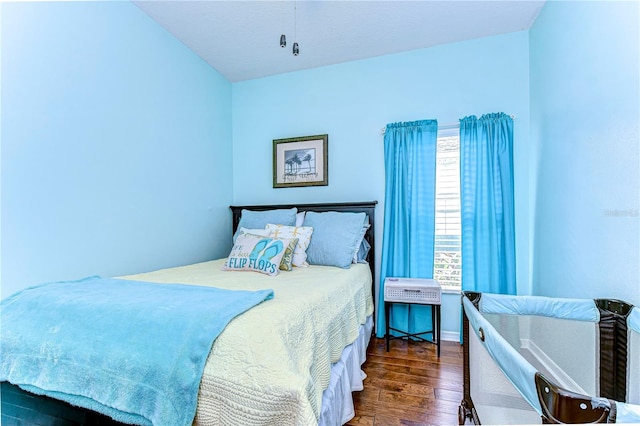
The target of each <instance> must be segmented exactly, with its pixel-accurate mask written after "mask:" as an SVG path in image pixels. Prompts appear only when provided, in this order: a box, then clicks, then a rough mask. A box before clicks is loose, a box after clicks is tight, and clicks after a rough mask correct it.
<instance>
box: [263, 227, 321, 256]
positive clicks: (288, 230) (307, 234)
mask: <svg viewBox="0 0 640 426" xmlns="http://www.w3.org/2000/svg"><path fill="white" fill-rule="evenodd" d="M267 229H268V230H269V232H271V234H270V235H271V236H272V237H276V238H297V239H298V244H297V245H296V249H295V251H294V252H293V266H309V264H308V263H307V247H309V243H310V242H311V235H312V234H313V228H311V227H308V226H285V225H280V224H277V225H276V224H273V223H268V224H267Z"/></svg>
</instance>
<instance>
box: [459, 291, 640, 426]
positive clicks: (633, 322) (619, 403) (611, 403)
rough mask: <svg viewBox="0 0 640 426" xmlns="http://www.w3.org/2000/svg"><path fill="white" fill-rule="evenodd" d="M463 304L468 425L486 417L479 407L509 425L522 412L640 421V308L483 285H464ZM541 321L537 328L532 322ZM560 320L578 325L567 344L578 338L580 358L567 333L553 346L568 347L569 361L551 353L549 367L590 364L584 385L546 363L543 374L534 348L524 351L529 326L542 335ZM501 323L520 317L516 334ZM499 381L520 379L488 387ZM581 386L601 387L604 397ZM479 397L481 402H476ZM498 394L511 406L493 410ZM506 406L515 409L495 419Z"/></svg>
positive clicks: (545, 417)
mask: <svg viewBox="0 0 640 426" xmlns="http://www.w3.org/2000/svg"><path fill="white" fill-rule="evenodd" d="M462 304H463V312H464V315H463V324H462V330H463V345H464V347H463V356H464V393H463V400H462V401H461V403H460V407H459V412H458V420H459V423H460V424H464V423H467V422H469V421H471V422H473V423H474V424H480V422H481V420H482V419H481V417H482V416H481V415H479V414H478V413H479V412H480V413H490V416H489V415H487V418H488V420H485V421H488V422H490V423H503V424H507V423H518V421H517V420H518V419H516V417H518V416H519V415H520V414H522V413H524V414H523V415H522V416H521V417H520V419H519V420H520V422H522V423H531V422H535V419H536V418H537V419H538V421H539V422H542V423H598V422H607V423H612V422H616V421H617V422H635V423H640V383H638V382H640V373H639V372H640V366H639V365H638V364H640V311H639V310H638V308H634V307H633V306H632V305H630V304H628V303H625V302H622V301H619V300H608V299H597V300H595V301H593V300H587V299H553V298H542V297H535V296H524V297H523V296H520V297H519V296H505V295H493V294H484V295H483V294H482V293H477V292H463V295H462ZM485 317H486V318H485ZM514 317H515V322H514ZM529 319H531V321H530V322H529V321H528V320H529ZM549 319H550V320H549ZM546 321H551V323H549V322H546ZM534 323H535V324H537V325H538V327H537V328H536V327H532V326H531V324H534ZM556 323H570V324H573V325H571V327H575V328H570V330H577V332H575V333H573V332H572V331H571V332H570V336H569V337H566V336H565V338H566V343H567V345H565V346H568V345H570V344H571V343H573V344H574V345H575V346H577V347H575V348H573V350H574V351H575V360H576V362H572V361H573V358H572V356H571V353H570V352H567V351H569V350H570V349H571V348H569V347H563V344H562V343H563V342H564V341H563V340H560V342H557V341H556V342H553V343H554V345H552V346H554V347H553V348H552V351H551V352H553V351H556V352H558V351H559V352H560V353H562V352H564V354H563V356H561V357H560V358H563V360H562V362H559V364H560V366H558V365H555V364H554V362H553V360H550V361H549V364H551V365H552V368H551V369H550V370H549V371H552V372H554V373H555V371H554V370H553V368H556V369H558V370H562V368H563V367H564V368H567V369H568V370H570V372H574V373H575V371H576V368H578V367H582V366H586V367H585V368H587V369H588V370H589V371H592V373H589V374H590V376H589V374H588V375H587V376H589V377H588V378H587V379H584V378H581V379H580V380H578V382H579V383H580V384H578V383H577V382H573V381H572V380H571V378H570V377H569V378H568V379H567V381H566V382H565V381H563V380H562V377H561V376H562V375H557V374H551V376H549V377H547V376H545V374H547V373H549V371H547V370H546V369H544V368H543V370H544V373H545V374H543V372H540V371H538V370H536V368H534V367H533V366H532V365H531V364H530V362H529V361H528V360H527V359H525V356H526V355H527V354H528V352H527V351H526V350H522V351H521V350H520V349H522V348H525V347H526V346H527V343H525V342H528V341H529V333H530V331H529V329H528V328H527V327H532V328H536V330H535V331H534V332H531V334H536V333H538V334H540V331H539V329H540V328H545V327H544V326H547V328H557V327H556V325H557V324H556ZM494 324H496V325H501V326H502V324H507V325H508V326H509V325H514V324H515V328H516V330H515V331H513V330H512V331H508V330H507V329H505V330H507V333H506V334H509V335H507V336H502V335H501V334H500V333H499V332H498V331H496V329H495V328H494ZM523 324H524V326H523ZM540 324H542V325H543V327H540ZM549 324H553V325H552V326H549ZM590 324H591V325H590ZM518 327H519V329H518ZM512 329H513V327H512ZM585 330H586V331H585ZM503 332H505V331H504V330H503ZM573 334H575V335H576V336H574V335H573ZM523 337H524V338H523ZM537 337H538V338H539V336H537ZM533 340H535V339H533ZM576 342H578V343H577V344H576ZM580 342H582V343H580ZM585 342H587V343H585ZM520 346H522V348H521V347H520ZM532 346H533V347H536V345H535V344H534V343H532ZM525 349H526V348H525ZM536 350H538V351H539V349H536ZM585 351H590V352H593V358H594V359H593V360H590V359H589V356H590V355H589V354H588V353H587V354H585V353H584V352H585ZM521 352H522V353H521ZM534 352H535V351H534ZM541 352H542V353H543V355H545V354H544V351H541ZM532 353H533V352H532ZM523 355H525V356H523ZM567 355H568V356H567ZM545 356H546V355H545ZM528 358H531V356H529V357H528ZM567 358H568V359H569V361H567ZM487 360H489V361H487ZM585 360H586V361H585ZM532 362H533V361H532ZM491 364H494V365H491ZM573 364H576V365H573ZM536 365H537V364H536ZM545 365H546V364H545ZM472 369H473V370H474V371H472ZM475 370H481V371H480V373H479V374H480V375H481V377H479V378H476V377H475V374H478V373H476V372H475ZM560 372H561V373H563V372H562V371H560ZM563 374H564V373H563ZM472 376H474V379H473V380H472ZM557 380H559V382H560V383H561V384H562V383H565V386H566V383H568V384H569V388H565V387H563V386H562V385H559V384H558V383H556V381H557ZM493 382H495V383H497V384H498V387H499V388H501V389H505V388H504V386H505V385H504V384H505V383H506V386H507V387H509V386H510V385H513V386H512V388H511V391H509V390H507V391H496V392H492V391H491V390H490V391H488V392H486V388H487V387H491V386H493ZM509 382H510V383H509ZM580 385H583V386H580ZM478 389H480V390H478ZM575 389H578V390H579V391H580V392H576V391H575ZM581 392H589V393H591V392H593V394H594V395H597V396H589V395H586V394H583V393H581ZM495 396H498V398H494V397H495ZM474 398H476V399H478V401H476V402H474ZM492 399H503V400H504V401H505V402H503V403H504V404H505V405H502V406H500V405H497V406H498V407H499V409H498V410H493V409H492V408H493V407H492V404H494V401H492ZM474 404H475V405H474ZM525 406H526V407H525ZM487 407H488V408H487ZM501 410H503V411H504V412H505V413H509V414H508V417H507V418H504V419H503V420H502V421H500V420H497V419H496V418H495V412H500V411H501ZM514 412H515V413H516V414H517V415H516V416H515V417H514V416H513V413H514ZM483 415H484V414H483ZM489 417H491V418H489Z"/></svg>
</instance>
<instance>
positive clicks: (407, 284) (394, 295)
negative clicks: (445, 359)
mask: <svg viewBox="0 0 640 426" xmlns="http://www.w3.org/2000/svg"><path fill="white" fill-rule="evenodd" d="M441 296H442V288H441V287H440V284H439V283H438V281H436V280H433V279H427V278H394V277H387V278H386V279H385V280H384V313H385V319H386V332H385V336H384V337H385V341H386V344H387V352H389V340H391V339H401V338H404V337H407V338H413V339H417V340H421V341H423V342H429V343H433V344H435V345H436V346H437V353H438V358H440V306H441ZM393 303H404V304H407V305H413V304H418V305H429V306H431V325H432V327H431V330H427V331H422V332H419V333H409V332H408V331H404V330H398V329H396V328H393V327H391V326H390V325H389V314H390V311H391V305H392V304H393ZM390 331H395V332H397V333H401V335H400V336H392V335H391V334H390ZM423 334H431V337H432V339H431V340H428V339H425V338H424V337H423V336H422V335H423Z"/></svg>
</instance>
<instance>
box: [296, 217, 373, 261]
mask: <svg viewBox="0 0 640 426" xmlns="http://www.w3.org/2000/svg"><path fill="white" fill-rule="evenodd" d="M366 217H367V215H366V214H365V213H341V212H324V213H317V212H307V214H306V215H305V218H304V226H310V227H312V228H313V238H312V239H311V243H310V244H309V247H308V248H307V261H308V262H309V263H310V264H312V265H328V266H337V267H339V268H345V269H347V268H349V267H350V266H351V262H352V261H353V255H354V253H355V252H356V250H357V249H358V248H359V245H360V240H359V237H360V234H361V233H362V227H363V226H364V224H365V219H366Z"/></svg>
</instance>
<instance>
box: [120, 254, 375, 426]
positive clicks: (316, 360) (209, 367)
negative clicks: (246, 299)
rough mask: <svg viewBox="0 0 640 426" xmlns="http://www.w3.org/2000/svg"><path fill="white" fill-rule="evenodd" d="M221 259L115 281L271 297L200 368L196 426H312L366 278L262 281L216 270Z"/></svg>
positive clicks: (361, 270) (365, 304) (292, 276)
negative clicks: (264, 291)
mask: <svg viewBox="0 0 640 426" xmlns="http://www.w3.org/2000/svg"><path fill="white" fill-rule="evenodd" d="M223 263H224V259H219V260H215V261H211V262H204V263H199V264H195V265H189V266H183V267H178V268H170V269H164V270H160V271H155V272H149V273H145V274H137V275H130V276H126V277H122V278H128V279H136V280H142V281H152V282H160V283H184V284H198V285H207V286H214V287H219V288H228V289H245V290H257V289H266V288H271V289H273V290H274V293H275V296H274V298H273V299H272V300H270V301H268V302H265V303H262V304H261V305H259V306H257V307H255V308H253V309H251V310H250V311H248V312H246V313H244V314H243V315H241V316H239V317H237V318H235V319H234V320H232V321H231V323H229V325H228V326H227V327H226V329H225V330H224V331H223V332H222V334H221V335H220V336H219V337H218V339H217V340H216V341H215V343H214V345H213V348H212V350H211V353H210V354H209V358H208V360H207V364H206V366H205V370H204V374H203V377H202V382H201V384H200V392H199V395H198V410H197V413H196V418H195V421H194V424H196V425H227V424H228V425H266V424H269V425H313V424H317V421H318V420H317V419H318V416H319V413H320V405H321V403H322V392H323V391H324V389H325V388H326V387H327V386H328V384H329V376H330V369H331V364H332V363H333V362H336V361H337V360H338V359H339V358H340V354H341V353H342V350H343V348H344V347H345V346H347V345H349V344H350V343H352V342H353V341H354V340H355V338H356V337H357V335H358V327H359V326H360V325H361V324H363V323H364V322H365V319H366V317H367V316H369V315H371V313H372V312H373V299H372V297H371V272H370V270H369V266H368V265H365V264H358V265H352V267H351V268H350V269H340V268H335V267H328V266H317V265H313V266H310V267H308V268H294V269H293V271H291V272H284V271H282V272H281V273H280V274H278V276H275V277H270V276H267V275H263V274H259V273H256V272H237V271H222V270H221V267H222V265H223Z"/></svg>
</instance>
